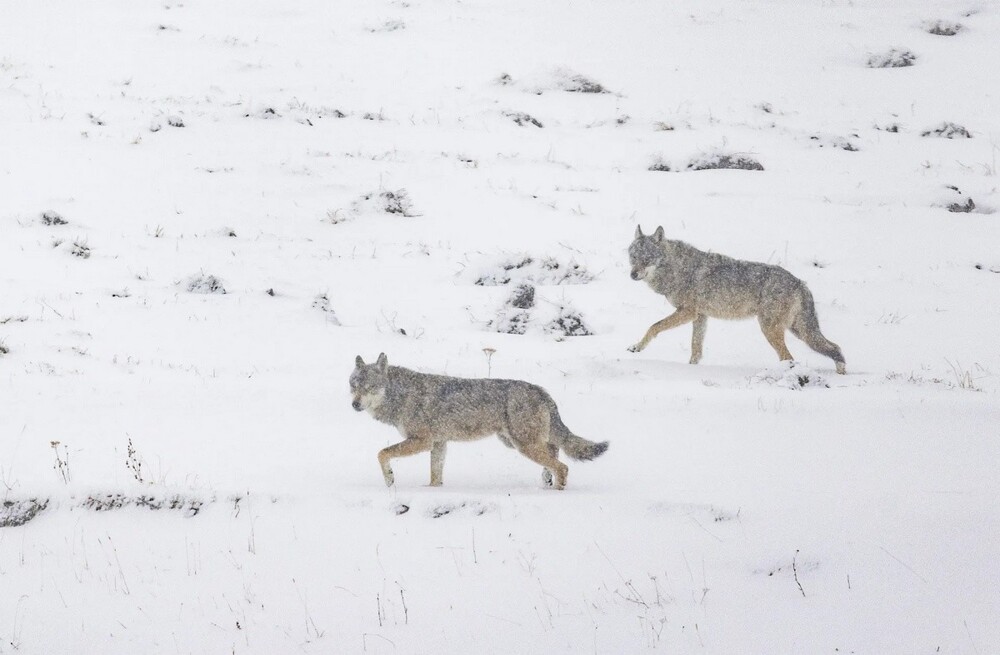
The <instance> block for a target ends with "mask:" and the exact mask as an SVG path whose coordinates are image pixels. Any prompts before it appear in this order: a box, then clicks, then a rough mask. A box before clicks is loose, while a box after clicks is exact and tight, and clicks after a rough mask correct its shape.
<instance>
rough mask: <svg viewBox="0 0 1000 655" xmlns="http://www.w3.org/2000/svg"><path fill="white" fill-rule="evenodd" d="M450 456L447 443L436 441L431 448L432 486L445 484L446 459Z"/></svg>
mask: <svg viewBox="0 0 1000 655" xmlns="http://www.w3.org/2000/svg"><path fill="white" fill-rule="evenodd" d="M447 454H448V442H447V441H435V442H434V445H433V446H431V486H432V487H440V486H441V485H442V484H444V477H443V476H444V458H445V455H447Z"/></svg>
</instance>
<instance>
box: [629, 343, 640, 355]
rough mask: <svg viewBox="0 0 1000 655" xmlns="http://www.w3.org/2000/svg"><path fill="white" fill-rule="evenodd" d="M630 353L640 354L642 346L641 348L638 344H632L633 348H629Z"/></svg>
mask: <svg viewBox="0 0 1000 655" xmlns="http://www.w3.org/2000/svg"><path fill="white" fill-rule="evenodd" d="M628 351H629V352H630V353H639V352H642V346H640V345H639V344H637V343H636V344H632V345H631V346H629V347H628Z"/></svg>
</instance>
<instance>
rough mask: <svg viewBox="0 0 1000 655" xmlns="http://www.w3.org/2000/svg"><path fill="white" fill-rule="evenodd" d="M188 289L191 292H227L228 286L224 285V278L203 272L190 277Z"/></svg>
mask: <svg viewBox="0 0 1000 655" xmlns="http://www.w3.org/2000/svg"><path fill="white" fill-rule="evenodd" d="M186 287H187V290H188V291H189V292H190V293H218V294H224V293H226V287H224V286H223V285H222V280H220V279H219V278H217V277H215V276H214V275H205V274H204V273H201V274H199V275H194V276H192V277H191V278H189V279H188V282H187V285H186Z"/></svg>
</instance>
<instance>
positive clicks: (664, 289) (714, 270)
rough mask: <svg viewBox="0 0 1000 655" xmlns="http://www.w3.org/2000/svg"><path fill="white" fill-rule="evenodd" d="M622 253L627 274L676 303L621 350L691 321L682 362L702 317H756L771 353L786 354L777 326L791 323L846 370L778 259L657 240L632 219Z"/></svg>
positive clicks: (805, 295) (700, 338)
mask: <svg viewBox="0 0 1000 655" xmlns="http://www.w3.org/2000/svg"><path fill="white" fill-rule="evenodd" d="M628 256H629V261H630V263H631V264H632V279H633V280H643V281H645V282H646V284H648V285H649V286H650V287H651V288H652V289H653V291H655V292H656V293H659V294H661V295H663V296H666V298H667V301H668V302H669V303H670V304H671V305H673V306H674V307H675V309H676V311H674V313H673V314H671V315H670V316H668V317H666V318H665V319H663V320H661V321H657V322H656V323H653V325H652V326H650V328H649V329H648V330H647V331H646V334H645V335H644V336H643V337H642V339H641V340H640V341H639V342H638V343H636V344H635V345H633V346H630V347H629V351H631V352H634V353H637V352H640V351H641V350H642V349H643V348H645V347H646V346H648V345H649V342H650V341H651V340H652V339H653V338H654V337H655V336H656V335H658V334H659V333H660V332H663V331H664V330H669V329H670V328H673V327H677V326H678V325H684V324H685V323H691V322H693V323H694V333H693V335H692V337H691V361H690V363H691V364H697V363H698V362H699V361H700V360H701V349H702V343H703V342H704V340H705V327H706V324H707V322H708V318H709V317H712V318H725V319H740V318H750V317H751V316H756V317H757V321H758V322H759V323H760V329H761V330H762V331H763V332H764V337H765V338H767V342H768V343H769V344H771V347H772V348H774V350H775V351H776V352H777V353H778V357H779V359H781V360H790V359H792V354H791V353H790V352H788V348H787V347H786V346H785V330H791V331H792V334H794V335H795V336H797V337H798V338H799V339H801V340H802V341H804V342H805V343H806V345H808V346H809V347H810V348H812V349H813V350H815V351H816V352H818V353H820V354H822V355H826V356H827V357H829V358H830V359H832V360H833V361H834V363H835V364H836V366H837V373H841V374H843V373H846V371H847V368H846V363H845V361H844V355H843V354H842V353H841V352H840V346H838V345H837V344H835V343H833V342H832V341H830V340H829V339H827V338H826V337H825V336H823V333H822V332H820V329H819V319H818V318H817V316H816V306H815V304H814V303H813V297H812V293H810V292H809V289H808V288H806V284H805V282H803V281H802V280H800V279H798V278H797V277H795V276H794V275H792V274H791V273H789V272H788V271H786V270H785V269H783V268H781V267H780V266H773V265H771V264H763V263H759V262H748V261H743V260H740V259H733V258H731V257H726V256H725V255H719V254H716V253H709V252H703V251H701V250H698V249H697V248H695V247H694V246H691V245H688V244H686V243H684V242H683V241H673V240H670V239H664V238H663V227H662V226H661V227H657V228H656V231H655V232H653V234H650V235H645V234H643V233H642V226H637V227H636V229H635V237H634V239H633V240H632V244H631V245H630V246H629V249H628Z"/></svg>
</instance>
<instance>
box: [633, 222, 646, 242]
mask: <svg viewBox="0 0 1000 655" xmlns="http://www.w3.org/2000/svg"><path fill="white" fill-rule="evenodd" d="M644 236H646V235H645V234H643V233H642V226H641V225H636V226H635V237H633V238H635V239H641V238H642V237H644Z"/></svg>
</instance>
